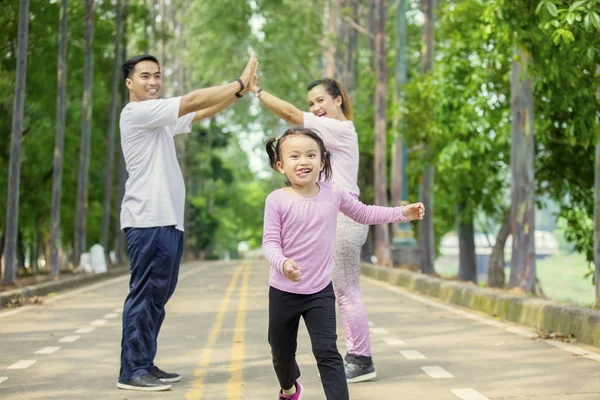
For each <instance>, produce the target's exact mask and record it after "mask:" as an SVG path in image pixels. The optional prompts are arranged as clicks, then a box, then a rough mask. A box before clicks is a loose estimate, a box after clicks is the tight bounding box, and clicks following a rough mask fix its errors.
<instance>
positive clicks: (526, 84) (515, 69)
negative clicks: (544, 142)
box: [509, 48, 536, 293]
mask: <svg viewBox="0 0 600 400" xmlns="http://www.w3.org/2000/svg"><path fill="white" fill-rule="evenodd" d="M529 63H530V56H529V54H527V53H526V52H525V51H524V50H523V49H521V48H515V51H514V55H513V63H512V71H511V77H510V89H511V90H510V92H511V114H512V125H511V151H510V165H511V174H512V180H511V220H512V224H511V233H512V243H513V247H512V258H511V268H510V280H509V286H510V287H520V288H521V289H523V290H524V291H525V292H528V293H535V287H536V285H535V284H536V274H535V240H534V238H535V181H534V137H533V135H534V125H533V124H534V119H533V106H534V103H533V89H532V84H531V80H530V79H529V77H528V75H527V69H528V65H529Z"/></svg>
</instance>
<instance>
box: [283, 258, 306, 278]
mask: <svg viewBox="0 0 600 400" xmlns="http://www.w3.org/2000/svg"><path fill="white" fill-rule="evenodd" d="M301 271H302V269H301V268H300V267H299V266H298V265H297V264H296V262H295V261H294V260H291V259H288V260H286V262H285V263H284V264H283V274H284V275H285V277H286V278H288V279H289V280H290V281H292V282H300V281H301V280H302V278H300V275H301Z"/></svg>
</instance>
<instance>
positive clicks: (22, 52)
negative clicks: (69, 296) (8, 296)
mask: <svg viewBox="0 0 600 400" xmlns="http://www.w3.org/2000/svg"><path fill="white" fill-rule="evenodd" d="M28 39H29V0H21V4H20V7H19V40H18V50H17V76H16V81H15V96H14V102H13V116H12V128H11V134H10V164H9V167H8V193H7V200H6V248H5V249H6V254H5V259H4V260H5V266H4V282H5V283H7V284H13V283H14V282H15V276H16V274H17V270H16V265H15V259H16V251H17V232H18V231H19V183H20V182H19V178H20V175H21V136H22V131H23V107H24V103H25V83H26V77H27V41H28Z"/></svg>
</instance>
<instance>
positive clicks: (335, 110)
mask: <svg viewBox="0 0 600 400" xmlns="http://www.w3.org/2000/svg"><path fill="white" fill-rule="evenodd" d="M308 109H309V110H310V112H311V113H313V114H314V115H316V116H317V117H328V118H335V119H339V120H345V119H346V117H344V112H343V110H342V97H341V96H338V97H336V98H335V99H334V98H333V97H332V96H331V95H330V94H329V93H328V92H327V90H325V88H324V87H323V85H318V86H315V87H314V88H312V89H311V90H310V91H309V92H308Z"/></svg>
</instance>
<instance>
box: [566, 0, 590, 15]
mask: <svg viewBox="0 0 600 400" xmlns="http://www.w3.org/2000/svg"><path fill="white" fill-rule="evenodd" d="M585 3H586V0H580V1H576V2H575V3H573V4H571V7H569V12H573V11H574V10H575V9H576V8H579V7H580V6H581V5H583V4H585Z"/></svg>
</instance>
